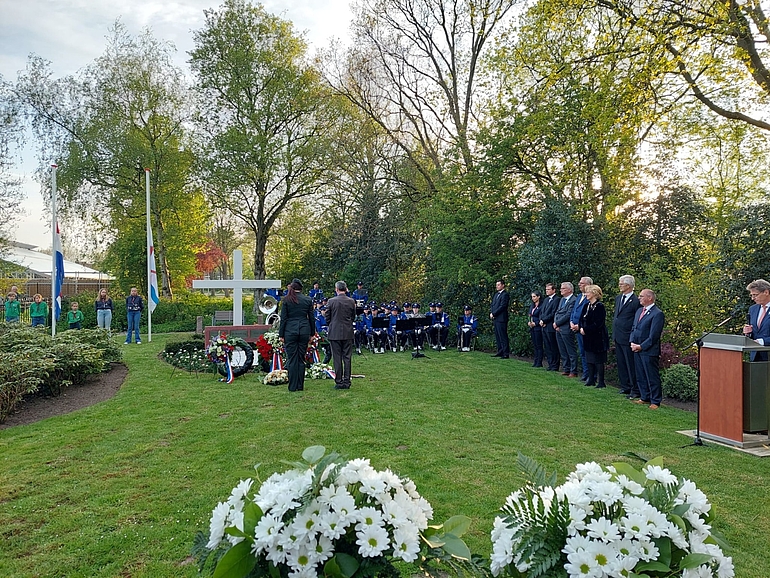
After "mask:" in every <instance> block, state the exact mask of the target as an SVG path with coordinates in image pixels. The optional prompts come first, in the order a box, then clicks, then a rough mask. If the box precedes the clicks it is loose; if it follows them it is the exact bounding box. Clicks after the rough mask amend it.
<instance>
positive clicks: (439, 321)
mask: <svg viewBox="0 0 770 578" xmlns="http://www.w3.org/2000/svg"><path fill="white" fill-rule="evenodd" d="M432 321H433V323H432V324H431V326H430V329H428V334H429V335H430V341H431V343H433V349H441V350H442V351H443V350H445V349H446V342H447V337H448V336H449V315H448V314H446V313H444V304H443V303H441V302H438V303H436V311H435V313H433V319H432Z"/></svg>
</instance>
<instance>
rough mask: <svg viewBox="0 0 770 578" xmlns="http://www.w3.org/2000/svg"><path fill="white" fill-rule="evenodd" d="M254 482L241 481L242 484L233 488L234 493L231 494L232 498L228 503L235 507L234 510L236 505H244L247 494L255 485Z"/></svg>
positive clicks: (249, 480) (250, 480) (248, 480)
mask: <svg viewBox="0 0 770 578" xmlns="http://www.w3.org/2000/svg"><path fill="white" fill-rule="evenodd" d="M253 483H254V482H253V480H252V479H251V478H249V479H247V480H241V481H240V483H239V484H238V485H237V486H235V487H234V488H233V491H232V493H231V494H230V497H229V498H228V500H227V503H228V504H230V505H231V506H233V507H234V508H235V507H236V505H242V504H243V500H244V498H246V494H247V493H248V492H249V490H250V489H251V485H252V484H253Z"/></svg>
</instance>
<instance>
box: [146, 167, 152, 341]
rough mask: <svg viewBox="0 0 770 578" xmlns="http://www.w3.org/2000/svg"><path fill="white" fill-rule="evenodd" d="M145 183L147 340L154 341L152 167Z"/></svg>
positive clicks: (147, 171) (148, 171)
mask: <svg viewBox="0 0 770 578" xmlns="http://www.w3.org/2000/svg"><path fill="white" fill-rule="evenodd" d="M144 185H145V191H146V193H145V197H146V204H147V231H146V235H145V237H146V238H147V341H149V342H152V306H151V305H150V301H152V268H151V264H150V260H151V259H150V251H151V250H152V247H151V245H150V231H151V230H152V229H150V227H151V226H152V225H151V223H150V169H144Z"/></svg>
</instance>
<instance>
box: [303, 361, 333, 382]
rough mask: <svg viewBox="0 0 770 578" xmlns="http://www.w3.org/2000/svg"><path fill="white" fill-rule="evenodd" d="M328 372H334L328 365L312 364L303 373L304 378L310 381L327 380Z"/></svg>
mask: <svg viewBox="0 0 770 578" xmlns="http://www.w3.org/2000/svg"><path fill="white" fill-rule="evenodd" d="M329 371H334V369H333V368H332V366H331V365H329V364H328V363H314V364H313V365H311V366H310V367H308V368H307V371H305V377H308V378H310V379H327V378H328V377H329V374H328V372H329Z"/></svg>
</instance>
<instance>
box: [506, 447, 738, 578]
mask: <svg viewBox="0 0 770 578" xmlns="http://www.w3.org/2000/svg"><path fill="white" fill-rule="evenodd" d="M519 463H520V465H522V467H523V468H524V469H525V472H526V473H529V474H531V475H530V480H533V478H536V480H533V481H530V482H529V483H528V484H527V485H526V486H525V487H524V488H522V489H521V490H518V491H516V492H514V493H513V494H511V495H510V496H509V497H508V499H507V500H506V503H505V505H504V506H503V507H502V511H503V512H504V513H505V514H506V515H505V516H498V517H497V518H496V519H495V522H494V529H493V530H492V546H493V552H492V559H491V570H492V574H493V575H494V576H500V575H507V576H515V577H522V576H523V577H527V578H535V577H538V576H549V577H551V576H553V577H557V576H559V577H561V576H563V577H565V578H566V577H569V578H573V577H575V578H577V577H580V578H589V577H590V578H602V577H610V576H612V577H627V578H635V577H636V578H640V577H652V576H676V577H681V578H706V577H711V576H715V577H718V578H731V577H732V576H734V570H733V563H732V559H731V558H729V557H726V556H725V555H724V554H723V552H722V548H721V547H720V546H724V542H723V541H722V540H721V538H720V537H719V536H718V535H716V534H715V532H714V531H713V530H712V529H711V526H710V524H709V522H710V516H709V514H710V511H711V504H709V502H708V500H707V499H706V496H705V494H704V493H703V492H701V491H700V490H699V489H698V488H696V487H695V484H694V483H692V482H691V481H689V480H686V479H682V480H679V479H677V477H676V476H674V475H673V474H671V472H669V471H668V470H667V469H665V468H663V467H662V460H661V459H660V458H656V459H655V460H652V461H650V462H647V464H646V465H645V466H644V468H643V469H642V471H641V472H639V471H638V470H636V469H635V468H633V467H632V466H630V465H629V464H626V463H617V464H614V465H612V466H608V467H606V468H603V467H601V466H600V465H599V464H597V463H595V462H590V463H585V464H580V465H578V466H577V468H576V470H575V471H574V472H572V473H571V474H570V475H569V476H567V480H566V482H565V483H563V484H562V485H560V486H556V487H553V486H554V483H555V475H554V476H552V477H551V478H550V480H546V477H545V475H544V472H543V470H542V468H541V467H540V466H538V465H537V464H536V463H534V462H533V461H532V460H529V459H528V458H525V457H523V456H520V457H519Z"/></svg>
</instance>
